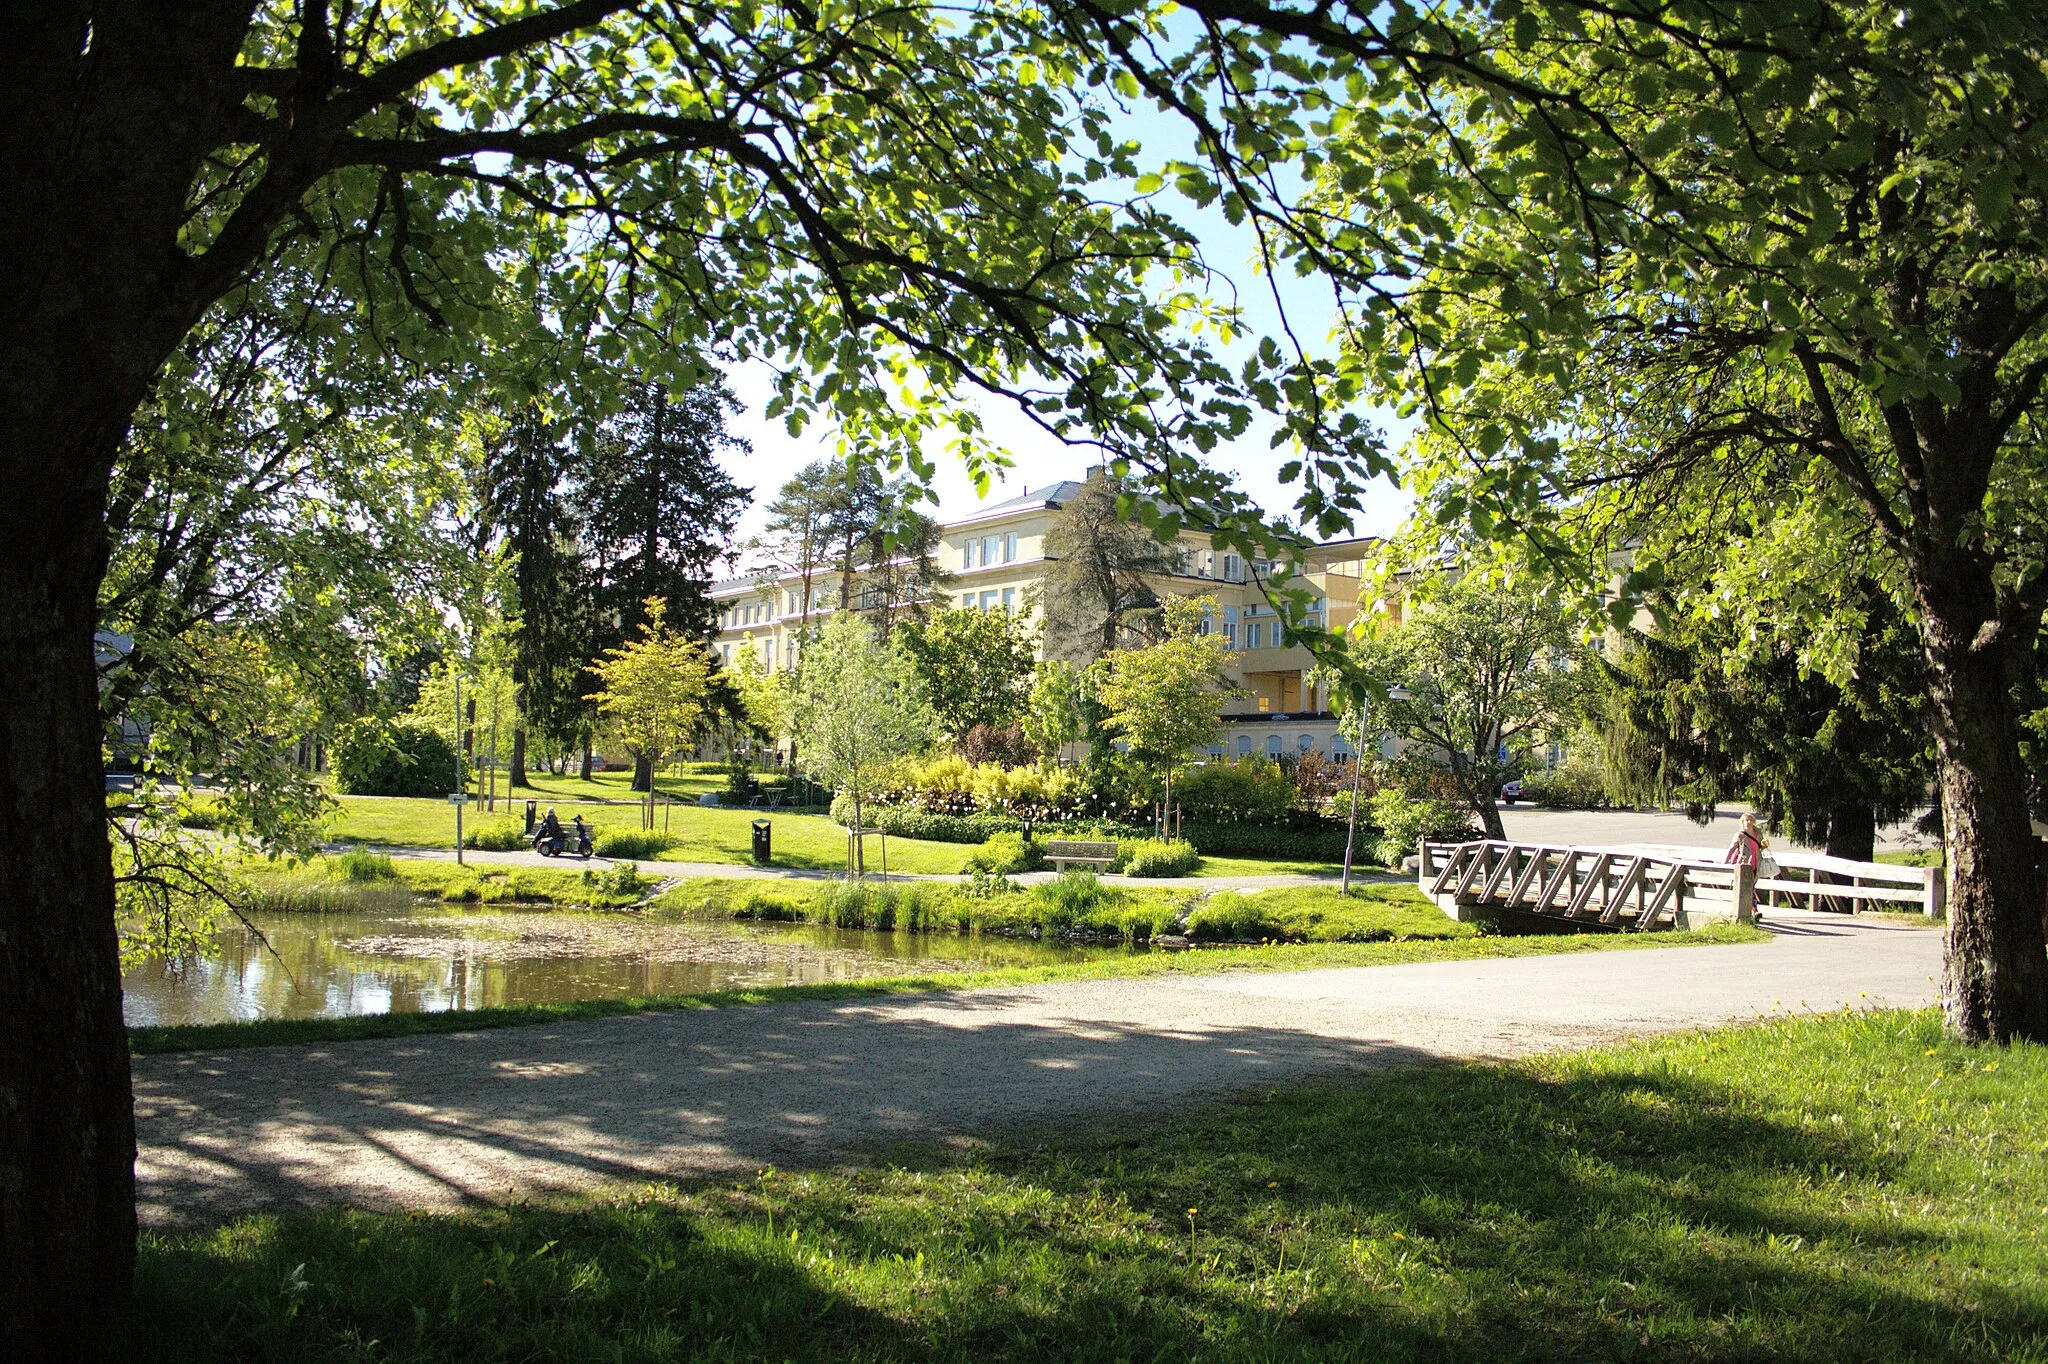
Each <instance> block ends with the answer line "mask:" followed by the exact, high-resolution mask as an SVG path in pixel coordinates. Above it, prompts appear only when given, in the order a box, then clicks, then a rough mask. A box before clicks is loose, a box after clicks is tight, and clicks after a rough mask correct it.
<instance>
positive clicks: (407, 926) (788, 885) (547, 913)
mask: <svg viewBox="0 0 2048 1364" xmlns="http://www.w3.org/2000/svg"><path fill="white" fill-rule="evenodd" d="M625 870H626V873H628V874H630V870H631V869H630V867H628V868H626V869H625ZM252 879H253V882H254V884H255V886H256V889H257V892H258V895H257V900H256V908H254V909H252V910H251V911H250V912H249V913H248V915H247V922H246V923H244V922H241V921H237V920H233V919H230V920H228V921H226V922H225V923H223V925H222V926H221V927H220V929H219V930H218V931H217V932H216V934H215V935H214V939H213V944H212V947H211V950H210V951H209V952H207V953H205V954H203V955H201V956H199V957H197V958H194V959H185V960H178V961H161V960H159V961H146V962H143V963H140V964H138V965H136V966H135V967H133V968H132V969H131V970H130V971H129V972H128V973H127V976H126V978H125V980H124V989H125V992H126V1005H127V1014H128V1022H129V1025H130V1028H131V1038H132V1040H133V1043H134V1045H135V1047H136V1049H137V1050H139V1051H157V1050H170V1049H180V1050H182V1049H188V1048H192V1047H212V1046H246V1045H263V1044H268V1043H287V1042H313V1041H321V1040H336V1039H340V1038H346V1037H363V1036H393V1035H405V1034H410V1033H416V1032H429V1031H431V1032H443V1031H453V1030H456V1029H462V1028H473V1027H493V1026H499V1027H502V1026H510V1025H515V1024H520V1023H533V1022H543V1021H550V1020H559V1019H562V1018H565V1017H590V1016H598V1015H603V1014H614V1013H621V1012H640V1011H644V1010H650V1009H668V1008H687V1007H704V1006H712V1005H729V1004H744V1003H757V1002H764V1001H768V1000H772V999H787V998H794V997H802V996H809V997H818V996H820V995H825V996H835V995H843V994H847V993H871V992H882V991H886V992H898V991H909V990H932V989H945V988H957V987H965V986H972V985H987V984H1004V983H1022V982H1026V981H1035V980H1049V979H1058V978H1063V977H1071V976H1106V975H1117V976H1128V975H1148V974H1155V973H1163V972H1176V971H1201V972H1206V971H1223V970H1242V969H1253V970H1305V969H1312V968H1315V967H1321V966H1350V965H1371V964H1380V963H1391V962H1402V961H1419V960H1444V959H1447V958H1454V957H1490V956H1521V955H1528V954H1532V953H1539V952H1562V951H1599V950H1615V949H1623V948H1630V947H1659V946H1679V945H1684V944H1687V943H1700V942H1721V941H1754V940H1756V939H1758V938H1759V937H1761V936H1762V935H1760V934H1757V933H1755V932H1754V931H1752V930H1734V929H1730V930H1727V931H1722V932H1717V933H1714V934H1677V935H1674V934H1656V935H1650V936H1647V937H1645V936H1638V935H1625V936H1617V935H1587V936H1550V937H1542V938H1511V937H1487V936H1483V935H1481V934H1480V933H1478V931H1477V930H1475V929H1474V928H1473V927H1471V926H1470V925H1464V924H1458V923H1454V922H1452V921H1451V920H1449V919H1447V918H1445V917H1444V916H1443V915H1442V914H1441V913H1440V912H1438V911H1437V910H1436V909H1435V908H1434V907H1432V906H1430V905H1429V904H1428V902H1427V901H1425V900H1423V899H1422V897H1421V896H1419V895H1417V894H1416V893H1415V892H1414V891H1413V890H1411V889H1409V888H1407V887H1405V886H1399V885H1384V884H1383V885H1371V886H1366V887H1362V888H1360V889H1358V890H1357V891H1355V892H1354V893H1353V894H1352V895H1351V896H1348V897H1345V896H1340V895H1338V893H1337V892H1336V890H1335V889H1334V888H1332V887H1325V886H1310V887H1291V888H1285V889H1276V890H1269V891H1261V892H1257V893H1240V892H1235V891H1219V892H1215V893H1212V894H1208V895H1206V896H1205V895H1202V894H1200V893H1199V892H1197V891H1194V890H1191V889H1187V888H1180V887H1173V888H1163V887H1156V886H1154V887H1123V886H1119V885H1116V884H1114V883H1113V882H1112V881H1097V880H1095V879H1094V878H1092V877H1086V876H1077V877H1073V878H1068V879H1065V880H1061V881H1056V882H1051V883H1046V884H1041V885H1037V886H1033V887H1030V888H1029V889H1016V888H1012V889H1008V890H998V891H997V892H996V893H993V894H974V893H972V892H971V890H970V888H967V887H963V886H954V885H947V884H941V883H930V882H912V883H890V884H875V883H870V884H868V885H866V886H863V887H846V886H842V885H839V884H837V883H831V882H826V883H819V882H794V881H768V880H743V879H697V880H687V881H681V882H679V883H676V884H673V885H669V884H667V883H656V882H650V881H646V880H644V879H640V880H634V881H632V882H631V885H630V887H629V886H628V885H627V879H628V877H627V876H622V875H621V874H619V873H617V872H613V873H598V872H592V873H591V874H590V875H588V876H585V875H583V874H581V873H579V872H576V871H558V870H555V869H552V868H548V869H526V868H504V867H459V866H456V865H455V864H453V863H448V862H409V861H403V860H400V861H395V862H394V861H392V860H390V859H387V858H381V857H374V856H366V855H362V854H351V855H347V856H339V857H332V858H327V859H322V860H320V861H317V862H315V863H313V864H311V865H309V866H306V867H303V868H299V869H296V870H293V871H288V872H278V871H274V870H273V871H265V872H263V873H261V874H259V875H256V876H255V877H253V878H252ZM1169 931H1172V932H1174V933H1176V934H1177V935H1184V936H1183V937H1178V938H1177V939H1176V941H1186V942H1189V943H1192V944H1194V945H1195V947H1196V949H1197V950H1192V951H1167V950H1162V949H1158V948H1155V947H1153V946H1152V941H1153V940H1154V939H1155V938H1157V937H1159V936H1161V935H1163V934H1165V933H1167V932H1169Z"/></svg>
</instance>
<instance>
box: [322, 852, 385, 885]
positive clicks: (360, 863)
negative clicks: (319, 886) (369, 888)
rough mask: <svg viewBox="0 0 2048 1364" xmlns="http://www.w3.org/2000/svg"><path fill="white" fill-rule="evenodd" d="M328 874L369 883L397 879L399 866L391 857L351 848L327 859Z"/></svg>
mask: <svg viewBox="0 0 2048 1364" xmlns="http://www.w3.org/2000/svg"><path fill="white" fill-rule="evenodd" d="M327 874H328V875H329V876H331V877H333V878H334V879H335V880H337V881H354V882H356V883H358V884H367V883H370V882H375V881H396V880H397V879H398V868H397V867H395V866H393V865H392V863H391V859H390V858H388V857H385V856H382V855H381V854H378V853H367V852H364V851H363V850H362V849H361V848H350V849H349V850H348V851H347V852H345V853H342V854H340V855H339V856H336V857H330V858H328V859H327Z"/></svg>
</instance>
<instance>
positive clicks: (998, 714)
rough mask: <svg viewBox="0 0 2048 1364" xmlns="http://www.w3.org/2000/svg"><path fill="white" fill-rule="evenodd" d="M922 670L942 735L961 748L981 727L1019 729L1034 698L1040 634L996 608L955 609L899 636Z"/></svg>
mask: <svg viewBox="0 0 2048 1364" xmlns="http://www.w3.org/2000/svg"><path fill="white" fill-rule="evenodd" d="M896 637H897V639H898V640H899V641H900V642H901V644H902V646H903V652H904V653H905V654H906V655H908V656H909V658H910V661H911V665H912V666H913V667H915V668H916V669H917V676H918V681H919V682H920V683H922V684H923V687H924V693H925V696H926V697H927V698H928V699H929V701H930V703H931V708H932V714H933V716H934V717H935V718H936V719H937V721H938V726H939V734H940V736H941V737H943V738H944V739H945V740H946V742H948V743H950V744H954V745H958V744H959V743H960V742H961V741H962V740H963V739H965V738H966V737H967V733H968V731H969V730H971V729H973V728H974V727H975V726H976V725H986V726H987V727H988V728H990V729H1004V728H1007V727H1008V726H1010V725H1013V724H1016V723H1017V722H1018V721H1019V720H1020V719H1021V718H1022V716H1023V714H1024V708H1025V705H1026V703H1027V701H1028V700H1029V697H1030V687H1031V681H1032V674H1033V670H1034V669H1035V667H1036V666H1037V664H1036V656H1037V652H1038V639H1037V632H1036V631H1034V630H1033V629H1031V627H1030V626H1029V625H1028V624H1027V623H1026V621H1025V620H1024V618H1023V617H1022V616H1019V615H1017V614H1015V613H1013V612H1011V611H1008V610H1005V609H1002V608H1000V607H999V608H997V609H995V610H992V611H978V610H973V609H971V608H965V607H954V608H950V609H946V610H940V611H935V612H933V613H932V616H931V619H930V620H928V621H924V622H919V621H914V620H913V621H906V622H905V623H904V624H903V625H902V626H901V627H899V628H898V630H897V632H896Z"/></svg>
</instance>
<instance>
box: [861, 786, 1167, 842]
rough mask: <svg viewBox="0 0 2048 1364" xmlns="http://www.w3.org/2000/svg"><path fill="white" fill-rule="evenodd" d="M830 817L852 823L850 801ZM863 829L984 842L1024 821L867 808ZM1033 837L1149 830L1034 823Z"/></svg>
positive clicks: (1092, 822)
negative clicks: (864, 827)
mask: <svg viewBox="0 0 2048 1364" xmlns="http://www.w3.org/2000/svg"><path fill="white" fill-rule="evenodd" d="M832 818H833V819H834V820H835V821H837V822H838V823H840V824H842V825H848V826H851V825H852V823H853V802H852V801H850V800H848V799H847V798H846V797H845V796H843V795H842V796H839V797H838V798H836V799H835V800H834V801H833V802H832ZM861 819H862V821H863V822H864V823H865V824H866V825H867V827H868V828H869V829H871V830H873V831H875V832H878V833H885V834H895V835H896V836H897V837H899V838H923V839H929V840H930V841H931V842H934V843H986V842H988V841H989V839H991V838H993V837H995V836H996V835H997V834H1021V833H1023V832H1024V821H1023V820H1021V819H1018V818H1017V817H1016V816H1015V815H947V814H934V813H932V812H929V811H925V810H918V809H914V808H913V807H911V806H908V805H870V806H867V807H865V808H864V809H863V810H862V811H861ZM1031 832H1032V836H1033V837H1036V838H1089V839H1102V838H1149V837H1150V836H1151V834H1152V830H1150V829H1149V828H1145V827H1142V826H1140V825H1136V824H1119V823H1116V822H1115V821H1114V820H1107V819H1082V820H1065V821H1060V822H1053V821H1050V820H1043V819H1041V820H1035V821H1033V823H1032V825H1031Z"/></svg>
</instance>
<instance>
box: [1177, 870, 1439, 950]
mask: <svg viewBox="0 0 2048 1364" xmlns="http://www.w3.org/2000/svg"><path fill="white" fill-rule="evenodd" d="M1188 932H1189V934H1190V935H1191V936H1193V937H1195V938H1199V939H1203V940H1205V941H1224V942H1230V941H1237V942H1242V941H1246V940H1252V941H1261V942H1263V941H1266V940H1268V939H1270V940H1273V941H1276V942H1384V941H1387V940H1389V939H1393V938H1417V937H1427V938H1451V937H1461V936H1465V935H1469V934H1472V933H1476V932H1478V930H1477V929H1476V928H1474V927H1473V926H1472V925H1471V924H1461V923H1457V922H1455V921H1453V920H1451V919H1449V918H1446V917H1445V915H1444V912H1443V911H1442V910H1441V909H1439V908H1437V907H1436V906H1435V905H1434V904H1432V903H1430V901H1429V899H1428V897H1426V896H1424V895H1423V894H1422V892H1421V891H1419V890H1417V889H1416V888H1415V887H1414V886H1413V885H1411V884H1408V883H1406V882H1398V883H1396V882H1377V883H1370V884H1367V885H1362V886H1353V887H1352V888H1351V893H1350V894H1349V895H1341V894H1339V893H1338V890H1337V887H1335V886H1288V887H1284V888H1281V889H1277V890H1266V891H1259V892H1255V893H1251V894H1244V893H1240V892H1237V891H1230V890H1225V891H1219V892H1217V893H1216V894H1214V895H1212V896H1210V897H1209V898H1208V899H1207V900H1205V901H1203V902H1202V904H1201V905H1200V906H1199V907H1198V908H1196V910H1195V911H1194V913H1193V914H1192V915H1190V916H1189V919H1188Z"/></svg>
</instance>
